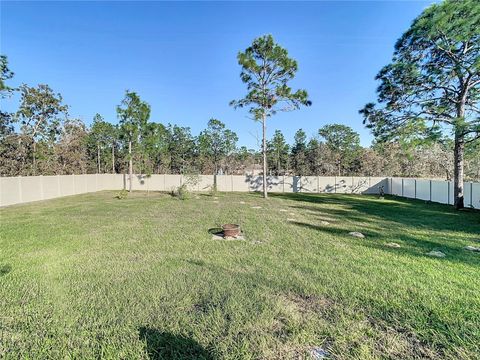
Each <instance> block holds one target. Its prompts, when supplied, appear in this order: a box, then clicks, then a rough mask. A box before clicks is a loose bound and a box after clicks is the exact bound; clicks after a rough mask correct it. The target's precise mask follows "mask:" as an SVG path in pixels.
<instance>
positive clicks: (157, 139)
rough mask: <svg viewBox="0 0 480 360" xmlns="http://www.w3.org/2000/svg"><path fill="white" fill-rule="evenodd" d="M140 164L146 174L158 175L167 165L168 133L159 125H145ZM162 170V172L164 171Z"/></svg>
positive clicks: (151, 123)
mask: <svg viewBox="0 0 480 360" xmlns="http://www.w3.org/2000/svg"><path fill="white" fill-rule="evenodd" d="M142 140H143V141H142V150H141V152H142V163H143V169H144V171H146V172H147V173H149V174H150V173H154V172H157V173H159V172H160V170H161V169H162V167H163V169H165V170H166V165H168V160H167V159H168V131H167V129H166V128H165V126H164V125H162V124H160V123H154V122H150V123H148V124H147V126H146V128H145V131H144V132H143V135H142ZM165 170H164V171H165Z"/></svg>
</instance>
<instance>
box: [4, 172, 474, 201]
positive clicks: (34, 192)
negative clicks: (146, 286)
mask: <svg viewBox="0 0 480 360" xmlns="http://www.w3.org/2000/svg"><path fill="white" fill-rule="evenodd" d="M213 178H214V177H213V175H199V176H198V178H197V182H196V183H195V184H192V182H191V181H189V180H191V179H190V178H188V177H186V176H183V175H166V174H165V175H151V176H146V175H134V177H133V181H132V189H133V190H147V191H170V190H172V189H174V188H176V187H178V186H180V185H182V184H187V186H188V187H189V188H190V190H191V191H208V190H210V189H211V188H212V186H213ZM267 184H268V190H269V191H270V192H285V193H294V192H304V193H347V194H378V193H379V189H380V187H383V190H384V192H385V194H392V195H398V196H404V197H407V198H416V199H422V200H427V201H433V202H439V203H444V204H453V184H452V183H451V182H447V181H440V180H425V179H411V178H408V179H407V178H386V177H357V176H353V177H352V176H344V177H340V176H269V177H267ZM128 186H129V179H128V176H126V175H124V174H88V175H54V176H26V177H22V176H19V177H0V206H7V205H13V204H20V203H25V202H31V201H38V200H46V199H53V198H57V197H63V196H69V195H77V194H84V193H89V192H95V191H102V190H121V189H124V188H128ZM217 189H218V191H238V192H254V191H261V189H262V177H261V176H257V175H254V176H252V175H218V176H217ZM465 205H466V206H471V207H475V208H477V209H479V208H480V183H465Z"/></svg>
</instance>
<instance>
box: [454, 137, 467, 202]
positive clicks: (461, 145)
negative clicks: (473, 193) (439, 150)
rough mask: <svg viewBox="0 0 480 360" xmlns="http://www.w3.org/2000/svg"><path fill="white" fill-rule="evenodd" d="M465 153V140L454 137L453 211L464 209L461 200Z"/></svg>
mask: <svg viewBox="0 0 480 360" xmlns="http://www.w3.org/2000/svg"><path fill="white" fill-rule="evenodd" d="M464 151H465V139H464V137H463V135H455V148H454V153H453V154H454V160H453V161H454V174H453V182H454V184H453V197H454V202H453V205H454V206H455V209H457V210H459V209H462V208H463V207H464V200H463V196H464V193H463V176H464V169H463V157H464Z"/></svg>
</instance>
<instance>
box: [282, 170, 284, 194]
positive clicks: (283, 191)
mask: <svg viewBox="0 0 480 360" xmlns="http://www.w3.org/2000/svg"><path fill="white" fill-rule="evenodd" d="M282 185H283V186H282V191H283V192H285V174H283V184H282Z"/></svg>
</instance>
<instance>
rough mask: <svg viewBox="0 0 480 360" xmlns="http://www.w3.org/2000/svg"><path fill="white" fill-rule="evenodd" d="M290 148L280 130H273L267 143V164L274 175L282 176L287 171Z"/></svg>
mask: <svg viewBox="0 0 480 360" xmlns="http://www.w3.org/2000/svg"><path fill="white" fill-rule="evenodd" d="M289 151H290V146H289V145H288V144H287V142H286V141H285V137H284V136H283V134H282V132H281V131H280V130H275V133H274V134H273V138H272V140H270V141H269V142H268V143H267V153H268V163H269V164H270V169H271V170H272V171H273V173H274V174H275V175H282V174H284V173H285V172H286V171H287V169H288V160H289V159H288V155H289Z"/></svg>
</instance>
